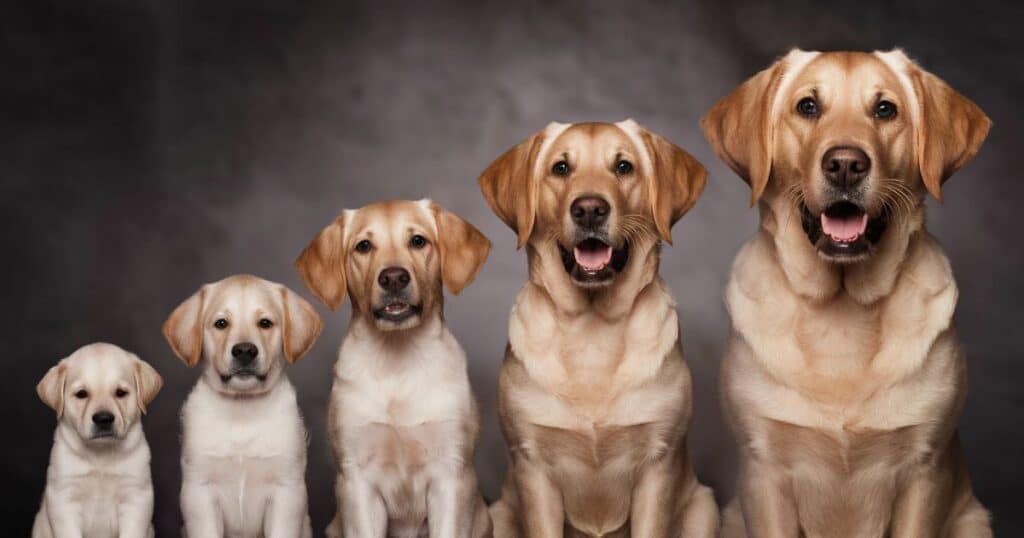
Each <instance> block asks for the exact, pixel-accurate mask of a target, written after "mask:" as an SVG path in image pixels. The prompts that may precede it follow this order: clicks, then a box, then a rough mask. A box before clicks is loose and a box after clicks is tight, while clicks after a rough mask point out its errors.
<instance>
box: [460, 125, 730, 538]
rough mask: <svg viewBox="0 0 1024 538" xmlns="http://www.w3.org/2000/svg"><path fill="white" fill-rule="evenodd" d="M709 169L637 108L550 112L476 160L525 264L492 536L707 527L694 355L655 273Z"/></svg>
mask: <svg viewBox="0 0 1024 538" xmlns="http://www.w3.org/2000/svg"><path fill="white" fill-rule="evenodd" d="M705 177H706V173H705V171H704V167H703V166H701V164H700V163H699V162H697V160H696V159H694V158H693V157H691V156H690V155H689V154H688V153H686V152H685V151H683V150H682V149H681V148H679V147H677V146H675V145H673V144H672V143H670V142H668V141H667V140H665V139H664V138H662V137H660V136H658V135H656V134H654V133H651V132H649V131H647V130H646V129H644V128H643V127H641V126H640V125H639V124H637V123H636V122H634V121H632V120H626V121H622V122H618V123H614V124H612V123H578V124H571V125H569V124H560V123H552V124H550V125H548V126H547V127H546V128H545V129H542V130H541V131H540V132H538V133H536V134H535V135H533V136H531V137H530V138H528V139H527V140H526V141H524V142H522V143H520V144H519V145H517V146H515V147H513V148H512V149H510V150H509V151H507V152H506V153H505V154H504V155H502V156H501V157H499V158H498V159H497V160H496V161H494V163H492V164H491V165H490V166H489V167H488V168H487V170H485V171H484V172H483V174H482V175H481V176H480V187H481V189H482V191H483V195H484V198H485V199H486V200H487V203H488V205H490V207H491V209H493V210H494V212H495V213H496V214H497V215H498V217H499V218H501V220H502V221H504V222H505V223H506V224H507V225H508V226H509V227H511V228H512V230H513V231H515V233H516V235H517V236H518V243H519V246H520V247H522V246H525V247H526V254H527V260H528V267H529V280H528V281H527V282H526V284H525V285H524V286H523V289H522V290H521V291H520V292H519V295H518V296H517V297H516V301H515V305H514V306H513V307H512V313H511V317H510V319H509V335H508V346H507V347H506V350H505V360H504V363H503V364H502V366H501V373H500V375H499V378H498V414H499V416H500V418H501V428H502V432H503V433H504V434H505V440H506V441H507V442H508V446H509V456H510V460H511V461H510V463H509V471H508V475H507V476H506V478H505V486H504V489H503V490H502V494H501V500H500V501H498V502H497V503H495V504H494V505H493V506H492V507H491V516H492V518H493V520H494V528H495V536H498V537H501V538H505V537H516V536H527V537H530V538H539V537H547V538H551V537H561V536H572V537H585V536H586V537H598V536H601V537H613V536H616V537H626V536H633V537H643V538H663V537H667V536H686V537H710V536H714V535H715V533H716V532H717V529H718V507H717V506H716V505H715V499H714V497H713V496H712V493H711V490H710V489H709V488H707V487H705V486H703V485H701V484H700V483H699V482H698V481H697V477H696V476H695V475H694V472H693V468H692V467H691V465H690V460H689V457H688V453H687V446H686V438H687V432H688V429H689V425H690V417H691V415H692V412H693V410H692V391H691V381H690V370H689V368H688V367H687V365H686V361H685V360H684V358H683V348H682V345H681V344H680V340H679V336H680V331H679V318H678V317H677V316H676V311H675V301H674V300H673V298H672V295H671V294H670V293H669V290H668V289H667V287H666V285H665V282H664V281H663V280H662V279H661V277H660V276H659V275H658V264H659V259H660V254H661V244H662V242H663V241H665V242H671V241H672V235H671V228H672V225H673V224H675V223H676V221H678V220H679V219H680V218H681V217H682V216H683V214H685V213H686V212H687V211H688V210H689V209H690V208H691V207H692V206H693V204H694V203H695V202H696V201H697V197H698V196H700V193H701V190H702V189H703V188H704V182H705Z"/></svg>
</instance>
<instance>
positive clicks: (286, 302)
mask: <svg viewBox="0 0 1024 538" xmlns="http://www.w3.org/2000/svg"><path fill="white" fill-rule="evenodd" d="M279 289H280V293H281V304H282V305H283V307H284V308H283V310H284V325H283V326H282V327H281V330H282V339H281V340H282V345H283V347H284V358H285V359H287V360H288V362H289V363H291V364H294V363H295V361H297V360H299V359H301V358H302V356H303V355H305V354H306V352H307V351H309V349H310V348H311V347H313V342H316V339H317V337H318V336H320V330H321V329H322V326H321V324H320V314H317V313H316V309H314V308H313V305H311V304H309V301H306V300H305V299H303V298H302V297H300V296H299V294H297V293H295V292H294V291H292V290H290V289H288V288H286V287H284V286H281V287H280V288H279Z"/></svg>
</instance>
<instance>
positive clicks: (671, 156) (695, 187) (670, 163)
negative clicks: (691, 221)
mask: <svg viewBox="0 0 1024 538" xmlns="http://www.w3.org/2000/svg"><path fill="white" fill-rule="evenodd" d="M625 123H627V124H628V123H632V124H633V125H634V126H636V128H637V130H638V133H639V135H640V139H641V140H643V142H644V145H645V146H647V147H646V148H642V149H646V151H647V154H648V155H649V156H650V163H651V168H652V169H651V170H647V171H646V173H647V196H648V198H649V199H650V205H651V214H652V215H653V216H654V225H655V227H656V228H657V230H658V235H659V236H660V237H661V239H662V240H664V241H665V242H667V243H668V244H670V245H671V244H672V225H674V224H675V223H676V221H678V220H679V219H680V218H682V216H683V215H685V214H686V212H687V211H689V210H690V208H692V207H693V204H695V203H696V202H697V198H698V197H699V196H700V193H701V192H702V191H703V190H704V183H706V181H707V177H708V172H707V170H705V169H704V166H703V165H701V164H700V162H699V161H697V159H694V158H693V156H692V155H690V154H689V153H687V152H685V151H683V149H682V148H680V147H679V146H676V145H675V144H673V143H671V142H669V141H668V140H665V139H664V138H662V137H661V136H659V135H656V134H654V133H652V132H650V131H648V130H647V129H644V128H643V127H640V126H639V125H636V122H633V120H626V122H625Z"/></svg>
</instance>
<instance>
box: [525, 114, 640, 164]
mask: <svg viewBox="0 0 1024 538" xmlns="http://www.w3.org/2000/svg"><path fill="white" fill-rule="evenodd" d="M638 152H639V148H638V147H637V146H636V145H635V143H634V141H633V139H632V137H631V136H630V135H629V134H628V133H626V132H625V131H624V130H623V129H622V128H620V127H619V126H618V125H615V124H612V123H597V122H594V123H575V124H572V125H570V126H568V127H567V128H566V129H565V130H564V131H562V132H561V133H560V134H559V135H558V136H557V137H556V138H555V139H554V141H553V142H552V143H551V145H550V146H549V147H548V154H547V155H542V156H541V158H542V159H546V160H550V159H553V158H555V157H557V156H561V155H562V154H569V155H570V156H573V157H577V158H609V157H614V156H615V155H617V154H623V155H636V154H637V153H638Z"/></svg>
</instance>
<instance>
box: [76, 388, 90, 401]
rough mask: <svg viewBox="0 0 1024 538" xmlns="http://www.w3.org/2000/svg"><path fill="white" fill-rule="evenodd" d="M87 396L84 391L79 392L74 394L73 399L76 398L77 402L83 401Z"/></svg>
mask: <svg viewBox="0 0 1024 538" xmlns="http://www.w3.org/2000/svg"><path fill="white" fill-rule="evenodd" d="M87 396H89V393H88V392H86V391H85V389H82V390H79V391H78V392H76V393H75V398H78V399H79V400H84V399H85V398H86V397H87Z"/></svg>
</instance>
